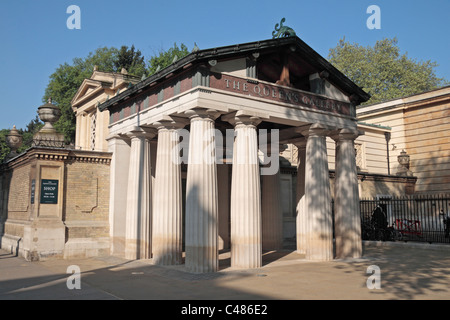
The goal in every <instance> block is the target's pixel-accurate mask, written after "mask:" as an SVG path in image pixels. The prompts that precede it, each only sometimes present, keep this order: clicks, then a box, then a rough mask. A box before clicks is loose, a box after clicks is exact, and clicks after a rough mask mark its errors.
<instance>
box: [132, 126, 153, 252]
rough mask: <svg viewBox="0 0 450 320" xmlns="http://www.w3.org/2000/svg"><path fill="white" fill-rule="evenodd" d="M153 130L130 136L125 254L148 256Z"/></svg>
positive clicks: (134, 132) (149, 246)
mask: <svg viewBox="0 0 450 320" xmlns="http://www.w3.org/2000/svg"><path fill="white" fill-rule="evenodd" d="M155 134H156V132H145V131H142V130H136V131H132V132H130V133H129V134H128V136H129V137H130V139H131V150H130V164H129V173H128V191H127V207H126V229H125V258H127V259H150V258H151V214H152V212H151V211H152V210H151V167H150V166H151V165H150V139H151V138H153V137H154V136H155Z"/></svg>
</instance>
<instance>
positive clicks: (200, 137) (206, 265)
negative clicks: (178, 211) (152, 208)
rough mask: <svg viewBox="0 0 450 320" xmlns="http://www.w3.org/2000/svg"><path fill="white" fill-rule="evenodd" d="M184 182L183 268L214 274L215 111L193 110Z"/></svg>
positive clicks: (215, 269) (215, 210)
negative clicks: (184, 243)
mask: <svg viewBox="0 0 450 320" xmlns="http://www.w3.org/2000/svg"><path fill="white" fill-rule="evenodd" d="M186 114H187V115H189V117H190V120H191V126H190V135H189V162H188V169H187V180H186V230H185V233H186V246H185V247H186V260H185V263H186V269H187V270H188V271H190V272H195V273H200V272H216V271H217V270H218V266H219V257H218V250H219V249H218V219H219V216H218V193H217V165H216V155H215V149H216V148H215V147H216V146H215V132H214V129H215V126H214V121H215V119H216V118H217V117H218V115H219V114H218V113H217V112H216V111H215V110H205V109H192V110H189V111H187V112H186Z"/></svg>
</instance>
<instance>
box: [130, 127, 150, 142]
mask: <svg viewBox="0 0 450 320" xmlns="http://www.w3.org/2000/svg"><path fill="white" fill-rule="evenodd" d="M156 134H157V131H156V129H155V128H152V127H134V128H133V129H132V130H131V131H128V132H127V133H126V134H125V135H126V136H127V137H128V138H130V139H133V138H145V139H147V140H150V139H153V138H154V137H155V136H156Z"/></svg>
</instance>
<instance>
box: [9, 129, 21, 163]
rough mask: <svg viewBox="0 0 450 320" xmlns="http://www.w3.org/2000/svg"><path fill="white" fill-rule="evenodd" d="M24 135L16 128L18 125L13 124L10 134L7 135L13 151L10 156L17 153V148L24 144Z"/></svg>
mask: <svg viewBox="0 0 450 320" xmlns="http://www.w3.org/2000/svg"><path fill="white" fill-rule="evenodd" d="M22 142H23V137H22V135H21V134H20V133H19V130H17V129H16V126H13V128H12V129H11V131H10V132H9V134H8V135H6V144H7V145H8V147H9V148H10V149H11V153H10V155H9V157H12V156H14V155H17V149H19V148H20V147H21V146H22Z"/></svg>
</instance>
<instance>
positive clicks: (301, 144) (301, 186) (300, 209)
mask: <svg viewBox="0 0 450 320" xmlns="http://www.w3.org/2000/svg"><path fill="white" fill-rule="evenodd" d="M294 144H295V146H296V147H297V150H298V161H297V188H296V203H297V207H296V213H297V215H296V233H297V252H298V253H300V254H305V253H306V243H305V230H306V229H305V226H306V222H305V216H306V207H305V162H306V139H303V140H301V141H298V142H295V143H294Z"/></svg>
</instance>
